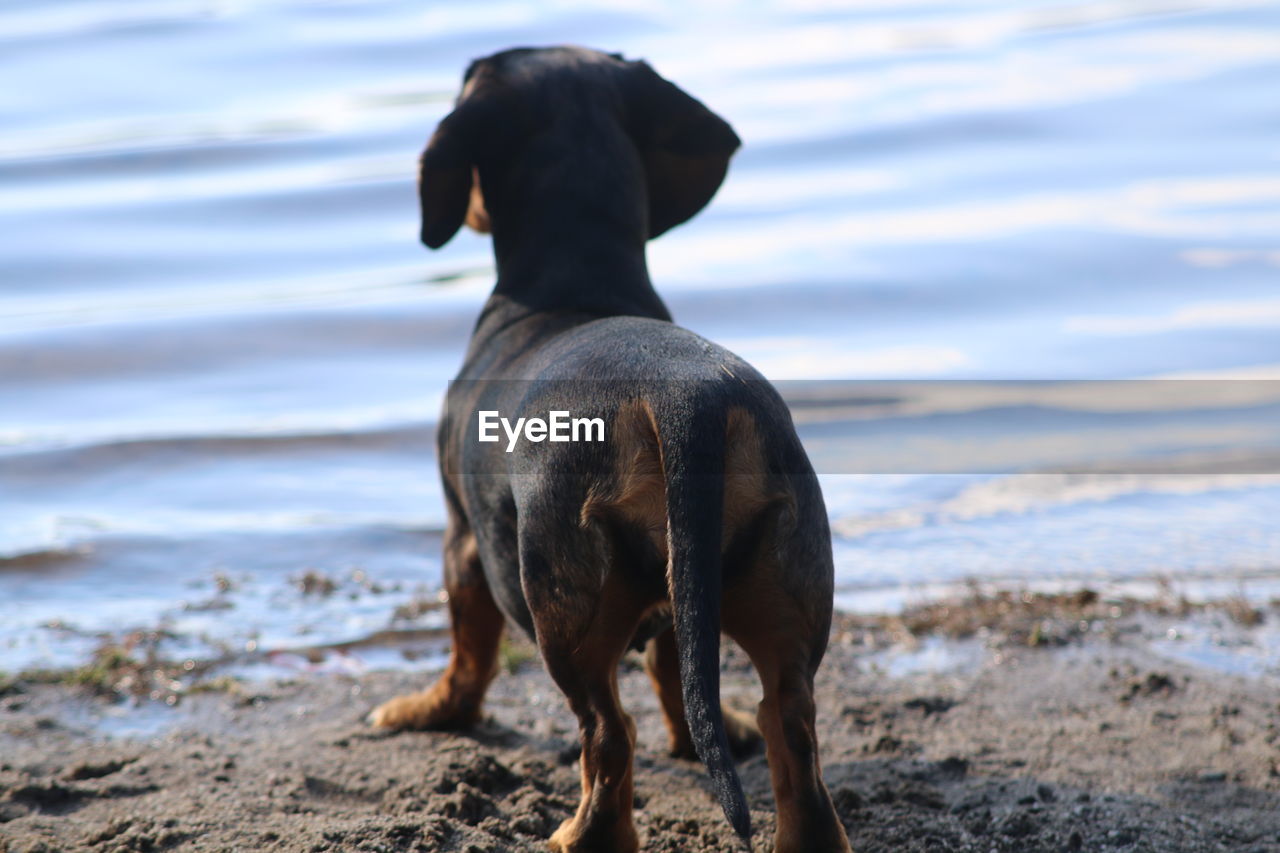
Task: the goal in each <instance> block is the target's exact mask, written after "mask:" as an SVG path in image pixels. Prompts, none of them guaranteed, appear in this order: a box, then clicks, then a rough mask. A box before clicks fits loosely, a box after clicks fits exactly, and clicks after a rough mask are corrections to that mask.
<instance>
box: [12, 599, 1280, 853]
mask: <svg viewBox="0 0 1280 853" xmlns="http://www.w3.org/2000/svg"><path fill="white" fill-rule="evenodd" d="M952 615H954V613H953V614H952ZM988 616H990V614H988ZM1070 617H1071V614H1067V618H1070ZM1037 618H1038V617H1037ZM1173 618H1174V617H1172V616H1166V615H1161V614H1158V613H1150V612H1146V613H1127V614H1125V615H1123V616H1122V617H1121V618H1119V619H1113V620H1109V621H1107V622H1106V624H1105V625H1102V626H1101V627H1102V628H1103V629H1104V630H1098V627H1099V623H1098V622H1097V621H1094V622H1093V625H1094V628H1093V630H1087V631H1073V630H1071V629H1070V628H1069V627H1068V629H1067V630H1065V631H1063V630H1060V629H1061V628H1062V626H1063V625H1068V626H1070V625H1071V624H1079V623H1070V622H1067V621H1063V620H1059V621H1058V622H1053V623H1051V622H1037V623H1036V624H1041V625H1045V626H1048V627H1049V629H1050V630H1048V631H1047V632H1043V631H1041V630H1040V629H1034V630H1032V632H1031V633H1030V634H1028V633H1027V632H1026V631H1025V630H1022V631H1020V630H1010V629H1009V626H1008V625H1005V626H1003V627H1002V628H1000V629H999V630H997V631H995V632H993V633H988V634H986V636H985V637H982V638H979V639H971V640H969V641H966V643H967V645H962V646H958V647H956V648H961V649H969V650H970V651H972V653H973V654H972V657H973V660H972V661H971V662H970V663H969V664H967V665H966V664H964V663H959V664H957V665H956V666H955V667H954V668H952V669H951V670H949V671H947V672H945V673H944V674H936V673H934V674H923V675H922V674H916V675H905V676H902V677H890V676H889V675H887V674H885V673H884V672H883V671H881V669H880V667H878V666H876V665H874V663H875V661H877V660H880V661H883V660H884V659H883V658H878V657H876V652H875V651H874V649H873V646H875V645H876V644H880V643H884V642H887V641H889V639H891V636H892V634H893V632H894V630H897V629H898V628H900V627H901V625H902V623H901V622H900V621H897V620H870V621H868V620H858V619H851V618H840V619H838V621H837V625H836V628H835V630H834V631H833V636H832V646H831V650H830V652H829V654H828V656H827V659H826V662H825V664H824V666H823V669H822V671H821V674H820V678H819V703H820V704H819V720H818V725H819V732H820V736H821V737H822V750H823V760H824V772H825V775H826V778H827V782H828V785H829V786H830V788H831V791H832V794H833V796H834V798H835V801H836V805H837V808H838V810H839V813H840V816H841V818H842V819H843V820H844V823H845V826H846V827H847V828H848V830H849V834H850V837H851V839H852V841H853V845H854V848H855V850H859V851H903V850H921V851H926V850H927V851H952V850H954V851H983V853H986V851H1070V850H1144V851H1218V850H1244V851H1259V852H1260V851H1280V776H1278V770H1277V765H1278V762H1280V748H1278V747H1277V740H1280V729H1278V728H1277V719H1278V718H1280V714H1278V710H1277V709H1278V707H1280V706H1278V702H1280V686H1278V685H1277V684H1276V683H1275V682H1274V680H1271V679H1257V678H1253V679H1244V678H1238V677H1235V676H1229V675H1223V674H1220V673H1215V672H1211V671H1207V670H1203V669H1188V668H1184V667H1181V666H1178V665H1175V664H1172V663H1170V661H1169V660H1167V659H1165V658H1161V657H1160V656H1158V655H1157V654H1156V653H1155V650H1154V649H1153V647H1152V645H1151V638H1153V637H1158V636H1161V635H1162V634H1163V632H1164V631H1165V630H1166V627H1167V625H1166V623H1168V624H1171V623H1170V622H1169V620H1171V619H1173ZM1270 618H1275V617H1274V615H1272V616H1270ZM1055 625H1056V626H1057V627H1056V628H1055V627H1054V626H1055ZM895 626H896V627H895ZM972 627H973V626H972V625H970V626H969V627H968V628H964V629H963V631H962V633H963V632H967V631H968V630H969V629H970V628H972ZM916 628H917V630H923V628H921V626H916ZM939 630H941V628H939ZM948 642H951V641H948ZM960 657H961V658H963V657H964V655H961V656H960ZM422 681H423V679H422V678H420V677H417V676H410V675H406V674H400V673H382V674H372V675H368V676H363V677H360V678H358V679H351V678H343V677H336V676H326V677H308V678H304V679H297V680H293V681H290V682H282V683H275V684H270V685H247V686H243V687H238V688H234V689H230V690H226V691H222V692H212V693H206V694H201V695H191V696H185V697H184V698H183V699H182V701H181V702H180V703H179V705H178V706H177V707H176V708H173V709H170V708H167V707H164V706H163V705H160V704H157V703H145V704H144V705H142V706H141V707H139V708H136V709H133V710H130V711H128V712H127V713H126V714H125V715H124V716H123V717H111V719H115V720H117V724H120V723H124V724H128V723H129V722H130V721H131V720H133V719H135V717H136V716H137V715H141V716H142V718H144V719H148V720H159V721H160V722H163V723H165V724H166V725H169V726H171V728H168V729H166V730H165V731H164V732H163V733H161V734H157V735H154V736H152V737H150V738H144V739H124V738H119V737H114V738H108V737H105V736H104V734H103V728H102V725H101V723H100V721H101V720H102V719H103V718H104V714H105V713H106V712H109V711H116V712H118V711H120V710H121V709H120V708H119V707H114V708H113V707H112V706H111V700H110V699H107V698H103V697H101V696H98V695H93V694H92V693H90V692H88V691H87V689H86V688H85V687H83V686H81V687H76V686H68V685H61V684H34V683H23V682H21V681H19V682H18V683H17V684H10V685H8V686H7V687H6V688H4V689H5V690H6V692H7V695H6V696H4V697H3V698H0V851H5V853H17V851H52V850H92V851H151V850H271V851H340V850H366V851H434V850H447V851H470V853H479V851H500V850H542V849H545V846H544V843H543V840H544V839H545V838H546V837H547V836H548V835H549V834H550V832H551V831H552V830H553V829H554V828H555V827H556V826H557V825H558V824H559V823H560V821H561V820H563V819H564V818H566V817H567V816H568V815H569V814H570V812H571V810H572V809H573V808H574V806H575V804H576V800H577V791H578V775H577V771H576V769H575V761H576V744H575V741H576V732H575V728H574V725H573V723H572V720H571V717H570V716H569V714H568V712H567V710H566V709H565V705H564V701H563V699H562V698H561V697H560V695H559V694H558V693H557V692H556V690H555V689H554V686H553V685H552V684H551V682H550V680H549V679H548V677H547V676H546V674H545V673H544V672H543V670H542V668H541V665H540V664H539V663H538V661H537V660H533V661H531V662H526V663H523V664H521V665H520V666H519V667H518V670H517V671H516V672H515V673H504V674H503V675H502V676H500V677H499V679H498V681H497V682H496V683H495V685H494V688H493V691H492V694H491V701H490V703H489V706H488V710H489V714H490V716H489V718H488V719H487V720H486V722H484V723H483V724H482V725H481V726H480V727H479V728H478V729H476V730H475V731H473V732H471V733H468V734H434V733H402V734H393V735H386V734H381V733H378V732H373V731H370V730H369V729H368V728H366V727H365V726H364V725H363V724H362V718H363V716H364V715H365V714H366V713H367V712H368V711H369V710H370V709H371V708H372V707H373V706H374V705H376V704H377V703H379V702H381V701H383V700H385V699H387V698H389V697H391V696H393V695H395V694H397V693H401V692H404V691H408V690H411V689H414V688H416V687H418V686H419V685H420V684H421V682H422ZM756 689H757V688H756V687H755V682H754V676H753V675H752V673H751V670H750V668H749V666H748V665H747V664H746V662H745V658H744V657H743V656H742V654H741V653H740V652H738V651H737V650H736V649H733V648H730V649H726V653H725V659H724V667H723V690H724V693H725V695H726V697H728V699H729V700H730V701H731V702H732V703H734V704H737V705H739V706H741V707H750V706H751V705H752V704H753V703H754V702H755V701H756V696H755V691H756ZM622 692H623V697H624V702H625V704H626V706H627V707H628V709H629V710H630V711H631V712H632V713H633V714H634V715H635V718H636V722H637V724H638V727H639V737H640V746H639V750H638V755H637V759H636V765H637V773H636V808H637V811H636V822H637V825H638V827H639V830H640V832H641V837H642V840H643V843H644V845H645V849H646V850H652V851H673V853H674V851H695V853H700V851H729V850H733V849H734V845H733V841H732V837H731V834H730V833H729V831H728V829H727V827H726V824H725V821H724V818H723V816H722V815H721V813H720V810H719V808H718V807H717V806H716V805H715V804H714V803H713V801H712V799H711V796H710V794H709V792H708V788H707V785H706V781H705V778H704V775H703V772H702V769H701V767H700V765H696V764H692V763H689V762H685V761H680V760H675V759H671V758H668V757H667V756H666V754H665V749H664V746H665V739H664V738H665V736H664V732H663V730H662V723H661V719H660V716H659V713H658V710H657V704H656V701H655V699H654V696H653V694H652V693H651V691H650V689H649V685H648V682H647V679H646V677H645V676H644V674H643V672H641V671H640V670H639V668H638V666H637V665H636V662H635V661H634V660H631V661H629V662H628V663H627V664H626V665H625V666H624V673H623V677H622ZM739 769H740V772H741V774H742V778H743V781H744V783H745V786H746V790H747V794H748V797H749V799H750V802H751V806H752V815H753V819H754V822H755V826H756V849H757V850H767V849H769V841H770V838H771V835H772V824H773V804H772V798H771V793H770V789H769V782H768V771H767V768H766V765H765V762H764V759H763V757H761V756H759V755H757V756H754V757H751V758H748V759H746V760H745V761H743V762H742V763H741V764H740V767H739Z"/></svg>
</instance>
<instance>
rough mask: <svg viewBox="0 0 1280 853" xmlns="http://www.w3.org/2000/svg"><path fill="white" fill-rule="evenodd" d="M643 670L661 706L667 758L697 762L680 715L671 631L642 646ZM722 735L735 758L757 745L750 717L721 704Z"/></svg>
mask: <svg viewBox="0 0 1280 853" xmlns="http://www.w3.org/2000/svg"><path fill="white" fill-rule="evenodd" d="M644 669H645V672H647V673H648V674H649V680H650V681H652V682H653V690H654V692H655V693H657V694H658V701H659V702H660V703H661V704H662V715H663V718H664V719H665V722H666V724H667V733H668V734H669V735H670V744H671V755H672V756H673V757H675V758H685V759H688V760H689V761H697V760H698V754H697V752H695V751H694V748H693V737H692V735H690V733H689V721H688V720H686V719H685V715H684V696H683V695H682V694H681V686H680V652H679V651H678V650H677V649H676V637H675V632H674V631H672V630H671V629H670V628H668V629H667V630H666V631H663V632H662V633H661V634H659V635H658V636H656V637H654V638H653V639H652V640H650V641H649V644H648V645H647V646H646V647H645V653H644ZM720 710H721V713H722V714H723V715H724V728H725V733H726V734H727V735H728V736H729V748H730V749H732V750H733V754H734V755H735V756H738V757H742V756H745V755H750V754H751V753H753V752H755V751H756V749H758V748H759V746H760V743H761V735H760V729H759V728H757V727H756V722H755V720H753V719H752V718H751V715H750V714H744V713H743V712H741V711H735V710H734V709H732V708H730V707H728V706H727V705H724V704H721V706H720Z"/></svg>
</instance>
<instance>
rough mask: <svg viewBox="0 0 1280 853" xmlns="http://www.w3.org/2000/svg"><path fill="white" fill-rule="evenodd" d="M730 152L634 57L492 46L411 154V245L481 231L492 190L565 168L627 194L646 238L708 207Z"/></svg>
mask: <svg viewBox="0 0 1280 853" xmlns="http://www.w3.org/2000/svg"><path fill="white" fill-rule="evenodd" d="M738 145H739V141H738V137H737V135H736V134H735V133H734V132H733V128H731V127H730V126H729V124H728V123H727V122H726V121H724V119H722V118H720V117H719V116H717V115H716V114H715V113H713V112H711V111H710V110H709V109H707V108H706V107H705V106H703V105H702V104H701V103H700V102H699V101H697V100H696V99H694V98H692V97H690V96H689V95H688V94H686V93H685V92H683V91H681V90H680V89H679V88H678V87H677V86H675V85H674V84H672V83H670V82H668V81H667V80H664V79H663V78H662V77H660V76H659V75H658V74H657V73H656V72H655V71H654V70H653V69H652V68H650V67H649V66H648V65H647V64H646V63H644V62H641V61H627V60H625V59H623V58H622V57H621V56H620V55H618V54H607V53H600V52H599V51H594V50H587V49H585V48H578V47H552V48H517V49H514V50H507V51H503V52H501V53H497V54H494V55H493V56H490V57H487V58H485V59H478V60H476V61H475V62H473V63H471V66H470V67H469V68H468V69H467V73H466V76H465V77H464V78H463V88H462V93H461V94H460V95H459V96H458V101H457V104H456V106H455V108H454V110H453V112H452V113H450V114H449V115H448V116H446V117H445V118H444V119H443V120H442V121H441V122H440V125H439V127H438V128H437V129H436V132H435V134H434V135H433V136H432V137H431V141H430V143H429V144H428V145H427V148H426V150H425V151H424V152H423V154H422V162H421V169H420V172H419V176H418V193H419V197H420V199H421V203H422V242H423V243H426V244H427V245H428V246H430V247H431V248H433V249H438V248H439V247H441V246H443V245H444V244H445V243H447V242H448V241H449V239H450V238H451V237H453V235H454V234H455V233H456V232H457V230H458V228H459V227H461V225H462V223H463V222H464V221H465V222H466V223H467V224H468V225H470V226H471V227H473V228H475V229H476V230H478V231H481V232H488V231H489V230H490V225H491V217H492V218H494V219H497V218H498V217H500V216H501V215H502V211H501V209H500V208H501V206H502V203H503V201H504V199H503V198H502V197H501V194H502V193H503V192H504V191H506V192H507V193H508V195H509V194H511V193H514V192H515V191H516V190H515V189H514V188H517V187H524V188H525V191H526V192H531V190H530V189H529V187H530V185H531V184H536V183H537V182H546V181H556V180H558V179H560V178H562V177H563V176H564V175H565V174H567V171H566V170H571V169H579V170H581V169H587V170H594V171H593V172H592V175H591V178H592V180H593V181H594V182H595V183H596V184H600V183H603V184H604V185H598V186H597V187H596V189H597V191H598V192H600V193H608V192H617V191H619V190H620V189H630V190H632V194H633V195H634V196H635V197H636V202H635V203H636V204H637V205H638V206H640V208H641V209H639V210H637V211H636V215H637V219H638V220H642V221H643V222H644V223H645V226H644V227H645V229H646V236H647V237H650V238H652V237H656V236H658V235H659V234H661V233H663V232H664V231H666V230H667V229H669V228H672V227H674V226H676V225H679V224H680V223H681V222H684V221H685V220H687V219H689V218H690V217H692V216H693V215H694V214H695V213H697V212H698V211H699V210H701V209H702V208H703V207H704V206H705V205H706V204H707V202H709V201H710V200H711V197H712V196H713V195H715V192H716V190H717V189H718V188H719V187H720V183H721V181H723V180H724V175H725V171H726V170H727V169H728V166H729V158H730V156H732V154H733V152H734V151H735V150H736V149H737V148H738ZM482 184H483V192H482V189H481V186H482ZM486 201H487V202H488V205H487V206H486ZM494 227H500V225H497V224H495V226H494Z"/></svg>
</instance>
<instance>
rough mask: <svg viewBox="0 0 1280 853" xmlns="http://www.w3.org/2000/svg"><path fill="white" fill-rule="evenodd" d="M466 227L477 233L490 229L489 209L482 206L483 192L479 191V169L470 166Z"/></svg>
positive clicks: (483, 232) (486, 231)
mask: <svg viewBox="0 0 1280 853" xmlns="http://www.w3.org/2000/svg"><path fill="white" fill-rule="evenodd" d="M466 223H467V227H468V228H470V229H471V230H472V231H475V232H476V233H478V234H488V233H489V231H490V230H491V225H490V223H489V211H488V209H487V208H485V206H484V193H483V192H481V191H480V170H479V169H477V168H475V167H474V166H472V167H471V201H470V202H468V204H467V218H466Z"/></svg>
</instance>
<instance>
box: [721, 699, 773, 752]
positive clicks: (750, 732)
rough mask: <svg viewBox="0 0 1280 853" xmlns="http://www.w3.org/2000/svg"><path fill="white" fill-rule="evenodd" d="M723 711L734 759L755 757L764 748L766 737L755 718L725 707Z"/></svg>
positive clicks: (725, 729)
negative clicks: (761, 732)
mask: <svg viewBox="0 0 1280 853" xmlns="http://www.w3.org/2000/svg"><path fill="white" fill-rule="evenodd" d="M721 710H722V711H723V712H724V731H725V734H727V735H728V736H729V750H730V751H731V752H732V753H733V757H734V758H746V757H747V756H749V755H755V754H756V753H757V752H759V751H760V750H761V749H762V748H763V747H764V735H762V734H760V727H759V726H758V725H756V718H755V717H754V716H752V715H751V714H748V713H746V712H745V711H735V710H734V709H733V708H730V707H728V706H723V705H722V706H721Z"/></svg>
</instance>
